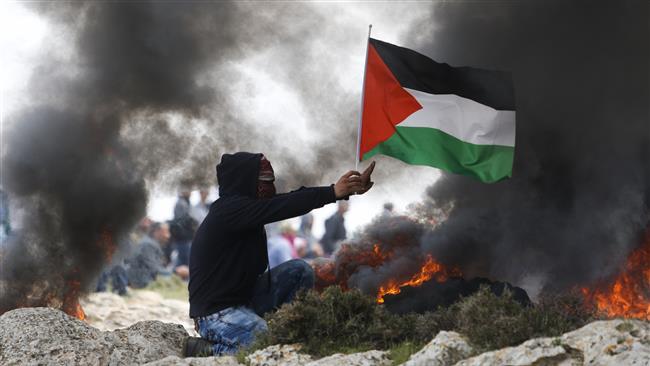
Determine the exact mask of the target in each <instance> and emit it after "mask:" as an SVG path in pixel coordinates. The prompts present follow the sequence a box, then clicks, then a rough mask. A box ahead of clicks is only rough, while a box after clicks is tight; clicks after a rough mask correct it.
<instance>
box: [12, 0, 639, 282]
mask: <svg viewBox="0 0 650 366" xmlns="http://www.w3.org/2000/svg"><path fill="white" fill-rule="evenodd" d="M2 6H3V9H0V10H2V11H0V14H2V17H3V18H2V19H1V20H2V26H3V27H4V28H3V32H1V33H2V37H3V38H2V42H3V43H2V49H3V66H2V68H1V69H2V72H3V102H2V103H3V111H2V154H3V159H2V164H3V165H2V167H1V168H2V169H1V170H2V184H3V187H5V188H6V189H8V190H9V192H10V194H12V195H13V197H16V198H17V199H18V201H19V202H20V205H21V207H22V209H23V212H24V215H25V218H24V222H28V223H29V226H30V234H31V235H33V237H30V238H26V239H24V240H27V241H28V242H29V243H34V245H36V246H38V247H39V248H41V247H43V246H47V245H50V247H51V248H53V249H52V250H53V252H54V253H58V255H61V253H67V252H66V249H65V248H68V249H70V248H72V249H73V250H78V249H79V248H83V246H84V245H87V243H88V242H96V241H97V240H98V236H99V237H101V233H102V232H103V231H105V230H111V231H114V232H115V233H116V234H120V233H122V232H125V231H127V230H128V229H129V225H132V224H133V223H134V222H135V221H136V219H137V217H138V216H141V215H143V214H144V212H145V211H146V204H147V198H148V194H149V193H148V192H151V191H152V190H163V191H164V190H166V191H167V192H173V190H174V189H175V187H177V185H178V184H180V183H189V184H197V185H198V184H206V183H213V182H214V165H215V163H216V162H217V160H218V158H219V156H220V155H221V153H223V152H229V151H235V150H249V151H261V152H264V153H266V154H267V156H268V157H269V159H270V160H271V161H272V162H273V163H274V166H275V168H276V172H277V175H278V178H279V179H278V180H279V182H278V183H279V184H280V185H281V186H282V187H280V188H281V189H289V188H293V187H296V186H299V185H301V184H305V185H308V184H329V183H330V182H333V181H334V180H335V179H336V178H337V177H338V176H339V175H340V174H341V173H343V172H344V171H345V170H347V169H349V168H351V167H352V166H353V159H354V149H355V142H356V129H357V127H356V126H357V123H358V116H359V104H360V98H359V96H360V89H361V88H360V86H361V79H362V68H363V56H364V51H365V38H366V35H367V25H368V24H369V23H372V24H373V37H375V38H379V39H382V40H385V41H387V42H392V43H397V44H399V45H402V46H405V47H409V48H413V49H415V50H419V51H421V52H422V53H424V54H426V55H429V56H431V57H432V58H434V59H436V60H437V61H440V62H448V63H450V64H452V65H454V66H474V67H483V68H491V69H501V70H507V71H511V72H512V74H513V79H514V83H515V91H516V99H517V141H516V144H517V146H516V153H515V166H514V170H513V178H512V179H511V180H507V181H505V182H500V183H496V184H492V185H486V184H481V183H478V182H475V181H473V180H471V179H469V178H466V177H460V176H454V175H444V176H443V178H442V179H440V180H438V181H436V179H437V178H438V176H439V173H438V171H437V170H435V169H432V168H423V167H409V166H407V165H405V164H402V163H399V162H396V161H394V160H391V159H389V158H379V164H378V166H377V169H376V181H377V184H376V188H374V189H373V191H371V192H370V193H369V194H368V195H367V196H363V197H355V198H353V201H352V211H351V212H350V219H352V220H354V221H356V222H358V223H360V222H367V221H369V219H370V218H371V216H372V215H374V214H375V212H376V211H377V209H378V207H379V206H380V205H381V204H382V203H383V202H384V201H388V200H391V201H395V202H396V203H398V204H399V205H402V206H403V205H404V204H405V203H407V202H409V201H415V200H418V198H419V196H420V194H421V193H422V192H423V190H424V187H426V186H429V185H431V184H433V183H434V182H435V184H434V185H432V186H431V187H430V188H429V189H428V191H427V197H428V198H427V201H426V203H433V204H434V205H443V206H444V205H448V204H451V205H452V206H453V207H454V208H453V210H452V211H451V213H450V216H449V219H448V220H447V221H446V222H445V223H444V224H442V225H441V226H440V227H439V228H438V229H437V230H435V231H433V232H431V233H430V234H428V235H426V237H425V238H424V239H423V240H422V241H421V243H420V248H419V249H418V250H420V251H422V252H426V253H433V254H434V256H436V257H437V258H439V259H440V260H441V261H443V262H445V263H453V264H457V265H460V266H461V267H462V269H463V272H464V273H466V274H469V275H483V276H488V277H492V278H496V279H500V280H507V281H511V282H513V283H515V284H518V285H522V284H523V285H526V284H527V283H529V282H530V283H534V284H535V285H540V283H541V284H545V283H546V284H548V283H551V284H556V285H557V286H560V287H562V286H567V285H571V284H575V283H579V282H584V281H591V280H594V279H597V278H600V277H603V276H607V275H609V274H611V273H612V272H613V271H614V270H615V269H616V268H617V267H618V266H619V265H620V263H621V261H622V260H623V259H624V258H625V256H626V255H627V253H628V252H629V251H630V250H631V249H632V248H633V247H634V246H635V245H637V243H638V240H639V238H640V235H641V232H642V231H643V229H644V227H645V225H646V224H647V221H648V202H649V198H648V197H649V194H648V187H649V184H648V177H650V174H649V173H648V162H649V161H650V157H649V156H648V146H649V145H650V130H649V128H648V123H649V117H648V99H649V98H648V96H649V93H648V83H649V81H650V78H649V74H648V65H649V62H648V61H649V59H648V45H649V42H648V39H649V32H648V4H647V2H645V1H608V2H601V3H599V4H597V5H594V4H593V2H587V1H538V2H532V1H531V2H514V1H503V2H502V1H489V2H474V1H469V2H466V1H463V2H432V3H428V2H407V3H400V4H393V3H388V2H372V3H338V2H337V3H326V2H318V3H306V2H305V3H289V2H279V3H270V2H261V3H255V2H246V3H225V2H214V3H210V2H192V3H191V4H189V5H188V3H182V2H146V1H139V2H88V3H83V2H70V3H57V4H55V5H52V4H51V3H49V2H43V3H30V4H29V7H25V6H24V5H23V4H20V3H3V5H2ZM5 64H6V66H5ZM23 226H25V225H23ZM80 228H83V229H80ZM48 253H49V252H48ZM33 255H34V256H38V255H39V254H38V253H36V254H33ZM99 261H100V257H97V256H93V255H92V254H88V255H87V256H84V255H80V256H79V258H76V260H72V263H71V264H69V265H67V266H68V267H69V269H75V270H76V269H77V268H76V267H78V266H77V264H79V263H82V264H83V265H87V266H90V267H91V268H92V269H93V270H94V268H95V265H96V264H97V263H98V262H99ZM29 264H30V263H29V262H25V263H24V265H25V266H26V267H29ZM385 272H386V273H394V272H393V271H392V270H388V269H387V270H386V271H385ZM38 275H39V274H35V276H38ZM530 286H532V285H530Z"/></svg>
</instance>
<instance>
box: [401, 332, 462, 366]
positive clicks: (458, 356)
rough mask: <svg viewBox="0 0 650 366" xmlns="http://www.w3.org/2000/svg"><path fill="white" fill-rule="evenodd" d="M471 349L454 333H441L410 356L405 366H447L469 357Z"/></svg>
mask: <svg viewBox="0 0 650 366" xmlns="http://www.w3.org/2000/svg"><path fill="white" fill-rule="evenodd" d="M471 354H472V347H471V346H470V345H469V343H467V341H466V340H465V338H463V337H462V336H461V335H460V334H458V333H456V332H447V331H441V332H438V334H437V335H436V337H435V338H433V340H432V341H431V342H429V343H428V344H427V345H426V346H424V347H423V348H422V349H421V350H420V351H418V352H416V353H414V354H412V355H411V357H410V358H409V360H408V361H406V363H405V364H404V365H405V366H447V365H453V364H455V363H456V362H458V361H460V360H463V359H465V358H467V357H469V356H470V355H471Z"/></svg>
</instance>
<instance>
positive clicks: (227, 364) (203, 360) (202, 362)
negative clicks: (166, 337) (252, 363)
mask: <svg viewBox="0 0 650 366" xmlns="http://www.w3.org/2000/svg"><path fill="white" fill-rule="evenodd" d="M240 365H241V364H240V363H239V362H237V359H236V358H234V357H233V356H221V357H188V358H180V357H178V356H169V357H165V358H163V359H162V360H158V361H154V362H149V363H146V364H145V366H240Z"/></svg>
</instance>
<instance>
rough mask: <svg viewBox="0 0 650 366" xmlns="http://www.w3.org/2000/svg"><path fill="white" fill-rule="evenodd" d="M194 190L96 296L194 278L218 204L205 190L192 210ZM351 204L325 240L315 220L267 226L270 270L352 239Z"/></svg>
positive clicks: (328, 225)
mask: <svg viewBox="0 0 650 366" xmlns="http://www.w3.org/2000/svg"><path fill="white" fill-rule="evenodd" d="M191 193H192V190H191V188H190V187H182V188H181V189H180V190H179V195H178V198H177V200H176V203H175V205H174V208H173V217H172V219H171V220H168V221H164V222H155V221H152V220H151V219H150V218H148V217H145V218H144V219H142V221H141V222H140V223H139V224H138V226H137V227H136V228H135V230H134V231H133V232H132V233H131V235H130V236H129V238H127V239H126V240H127V241H128V242H127V243H124V244H125V246H126V247H127V250H126V253H125V254H124V255H122V256H118V257H116V258H115V260H114V263H110V264H108V265H107V266H106V268H105V269H104V270H103V272H102V273H101V275H100V276H99V279H98V281H97V288H96V291H99V292H101V291H106V290H107V288H108V286H107V285H108V284H109V283H110V285H111V289H112V291H113V292H115V293H117V294H119V295H126V294H127V293H128V290H127V288H128V287H131V288H144V287H147V286H148V285H149V284H150V283H152V282H154V281H155V280H156V279H157V277H158V276H178V277H180V278H181V279H183V280H187V279H188V278H189V254H190V247H191V243H192V238H193V236H194V233H195V231H196V229H197V228H198V225H200V223H201V222H202V221H203V219H204V218H205V217H206V215H207V214H208V211H209V210H210V204H211V203H212V201H209V200H208V197H209V194H210V189H208V188H202V189H200V190H199V201H198V202H197V203H196V204H194V205H192V204H191V203H190V196H191ZM348 209H349V201H339V202H338V206H337V210H336V212H335V213H334V214H333V215H331V216H330V217H329V218H327V219H326V220H325V231H324V234H323V235H322V236H320V237H316V236H315V235H314V233H313V231H312V230H313V226H314V215H313V214H311V213H308V214H306V215H303V216H301V217H300V220H299V224H298V225H295V224H294V221H291V220H286V221H281V222H276V223H272V224H269V225H266V232H267V248H268V255H269V266H270V268H274V267H276V266H278V265H280V264H282V263H284V262H287V261H289V260H291V259H303V260H305V261H307V262H311V261H312V260H313V259H315V258H318V257H329V256H331V255H332V254H333V253H334V252H335V251H336V250H337V249H338V246H339V245H340V243H341V242H342V241H344V240H345V239H347V232H346V228H345V215H346V213H347V212H348ZM389 214H392V204H390V203H387V204H385V205H384V210H383V212H382V215H389Z"/></svg>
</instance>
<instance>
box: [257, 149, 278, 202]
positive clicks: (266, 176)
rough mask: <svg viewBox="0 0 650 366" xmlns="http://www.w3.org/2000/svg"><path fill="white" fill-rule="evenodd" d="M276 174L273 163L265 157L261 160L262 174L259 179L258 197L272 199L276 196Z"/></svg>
mask: <svg viewBox="0 0 650 366" xmlns="http://www.w3.org/2000/svg"><path fill="white" fill-rule="evenodd" d="M273 182H275V174H274V173H273V167H272V166H271V162H270V161H268V160H267V159H266V158H265V157H264V156H262V160H260V173H259V176H258V178H257V197H258V198H271V197H273V196H275V184H273Z"/></svg>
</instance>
